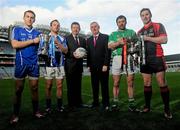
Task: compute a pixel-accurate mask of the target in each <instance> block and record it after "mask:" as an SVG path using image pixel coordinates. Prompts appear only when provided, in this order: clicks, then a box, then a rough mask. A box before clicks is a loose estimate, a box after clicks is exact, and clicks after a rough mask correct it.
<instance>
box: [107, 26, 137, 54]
mask: <svg viewBox="0 0 180 130" xmlns="http://www.w3.org/2000/svg"><path fill="white" fill-rule="evenodd" d="M129 37H131V38H133V37H136V33H135V31H133V30H132V29H125V30H118V31H114V32H112V33H111V34H110V36H109V42H108V44H111V43H114V42H117V41H118V40H119V39H120V38H129ZM116 55H122V47H118V48H117V49H115V50H113V51H112V56H116Z"/></svg>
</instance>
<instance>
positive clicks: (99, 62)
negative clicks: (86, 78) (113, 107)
mask: <svg viewBox="0 0 180 130" xmlns="http://www.w3.org/2000/svg"><path fill="white" fill-rule="evenodd" d="M90 29H91V32H92V36H91V37H90V38H88V39H87V52H88V53H87V66H88V69H89V71H90V72H91V84H92V90H93V103H92V107H98V106H99V83H101V92H102V104H103V109H105V110H108V109H109V88H108V86H109V85H108V81H109V62H110V52H109V50H108V35H105V34H102V33H100V32H99V29H100V26H99V24H98V23H97V22H92V23H91V24H90Z"/></svg>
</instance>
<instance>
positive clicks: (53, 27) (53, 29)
mask: <svg viewBox="0 0 180 130" xmlns="http://www.w3.org/2000/svg"><path fill="white" fill-rule="evenodd" d="M50 28H51V32H53V33H55V34H57V33H58V32H59V29H60V23H59V21H58V20H57V19H55V20H52V21H51V22H50Z"/></svg>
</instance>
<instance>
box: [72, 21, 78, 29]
mask: <svg viewBox="0 0 180 130" xmlns="http://www.w3.org/2000/svg"><path fill="white" fill-rule="evenodd" d="M73 25H78V26H79V28H80V24H79V23H78V22H72V23H71V28H72V26H73Z"/></svg>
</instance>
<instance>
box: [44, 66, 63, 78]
mask: <svg viewBox="0 0 180 130" xmlns="http://www.w3.org/2000/svg"><path fill="white" fill-rule="evenodd" d="M64 76H65V72H64V66H61V67H46V74H45V79H53V78H56V79H63V78H64Z"/></svg>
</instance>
